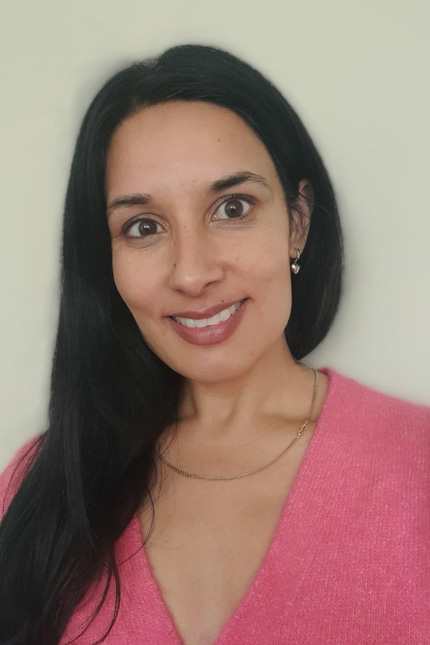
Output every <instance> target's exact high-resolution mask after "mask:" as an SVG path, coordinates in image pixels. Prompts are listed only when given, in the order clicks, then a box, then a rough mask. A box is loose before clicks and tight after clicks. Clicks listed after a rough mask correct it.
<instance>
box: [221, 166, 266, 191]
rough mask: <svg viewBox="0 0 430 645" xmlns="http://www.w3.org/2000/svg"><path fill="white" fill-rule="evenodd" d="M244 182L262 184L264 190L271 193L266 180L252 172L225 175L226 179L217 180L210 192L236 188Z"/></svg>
mask: <svg viewBox="0 0 430 645" xmlns="http://www.w3.org/2000/svg"><path fill="white" fill-rule="evenodd" d="M245 181H255V182H257V183H258V184H263V186H265V187H266V188H268V189H269V190H270V191H271V188H270V186H269V183H268V181H267V179H264V177H262V176H261V175H256V174H255V173H254V172H248V171H245V172H236V173H234V175H227V176H226V177H221V179H217V180H216V181H214V183H213V184H212V185H211V191H212V192H213V193H218V192H220V191H221V190H226V189H227V188H233V186H238V185H239V184H243V182H245Z"/></svg>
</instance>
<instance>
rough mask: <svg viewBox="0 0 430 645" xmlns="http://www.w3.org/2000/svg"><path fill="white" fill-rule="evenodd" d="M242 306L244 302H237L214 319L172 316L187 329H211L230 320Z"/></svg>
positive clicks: (213, 317)
mask: <svg viewBox="0 0 430 645" xmlns="http://www.w3.org/2000/svg"><path fill="white" fill-rule="evenodd" d="M241 304H242V302H236V304H235V305H231V307H228V309H224V310H223V311H220V312H219V314H215V316H212V318H202V319H201V320H195V319H194V318H179V317H178V316H172V318H173V320H175V321H176V322H178V323H181V325H184V326H185V327H190V328H194V327H199V328H201V327H210V326H212V325H218V324H219V323H220V322H224V321H225V320H228V319H229V318H230V316H231V315H232V314H234V312H235V311H237V310H238V309H239V307H240V305H241Z"/></svg>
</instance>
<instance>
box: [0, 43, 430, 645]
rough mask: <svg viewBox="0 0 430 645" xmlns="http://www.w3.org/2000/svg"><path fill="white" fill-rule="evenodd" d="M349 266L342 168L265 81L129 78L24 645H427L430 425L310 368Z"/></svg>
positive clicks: (55, 399)
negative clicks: (338, 183)
mask: <svg viewBox="0 0 430 645" xmlns="http://www.w3.org/2000/svg"><path fill="white" fill-rule="evenodd" d="M341 269H342V244H341V232H340V225H339V220H338V214H337V208H336V203H335V198H334V194H333V190H332V188H331V184H330V181H329V178H328V176H327V173H326V171H325V169H324V166H323V163H322V161H321V159H320V157H319V155H318V153H317V151H316V149H315V147H314V145H313V143H312V141H311V140H310V138H309V136H308V134H307V132H306V130H305V128H304V126H303V125H302V123H301V122H300V120H299V118H298V117H297V115H296V114H295V113H294V111H293V110H292V108H291V107H290V106H289V105H288V103H287V102H286V101H285V99H284V98H283V97H282V96H281V95H280V94H279V92H278V91H277V90H276V89H275V88H274V87H273V86H272V85H271V84H270V83H269V82H268V81H267V80H266V79H265V78H263V77H262V76H261V75H260V74H259V73H258V72H256V71H255V70H254V69H252V68H251V67H249V66H248V65H246V64H245V63H243V62H241V61H239V60H238V59H236V58H234V57H233V56H231V55H229V54H227V53H226V52H223V51H220V50H217V49H213V48H209V47H201V46H183V47H175V48H173V49H170V50H168V51H167V52H165V53H164V54H163V55H162V56H161V57H160V58H159V59H158V60H151V61H149V62H148V63H146V64H143V65H136V66H132V67H130V68H128V69H126V70H124V71H122V72H120V73H119V74H117V75H116V76H114V77H113V78H112V79H111V80H110V81H108V83H107V84H106V85H105V87H104V88H103V89H102V90H101V91H100V92H99V94H98V95H97V96H96V98H95V99H94V101H93V103H92V105H91V106H90V108H89V111H88V113H87V115H86V117H85V119H84V122H83V125H82V129H81V132H80V134H79V138H78V141H77V146H76V151H75V156H74V160H73V165H72V170H71V176H70V182H69V187H68V192H67V198H66V207H65V220H64V238H63V266H62V298H61V308H60V320H59V329H58V335H57V344H56V351H55V358H54V367H53V376H52V395H51V405H50V426H49V429H48V431H47V432H46V433H45V434H44V435H42V436H41V437H40V438H38V439H37V441H33V442H31V444H30V445H29V446H26V447H25V448H24V450H23V451H22V454H21V455H20V457H18V458H17V459H16V460H15V461H14V462H13V463H12V464H11V466H10V467H9V468H8V469H7V471H6V472H5V473H4V474H3V476H2V490H3V497H4V507H5V508H6V507H8V510H7V512H6V514H5V516H4V519H3V522H2V525H1V529H0V531H1V532H0V547H1V553H0V579H1V580H2V586H1V598H0V600H1V602H0V625H1V641H0V642H1V643H8V645H11V644H12V643H20V644H21V643H25V644H30V643H31V644H35V643H37V644H39V645H40V643H43V644H44V645H51V644H52V645H54V644H57V643H59V642H61V643H62V644H64V643H67V642H72V641H73V642H76V643H79V644H89V643H96V642H97V643H98V642H106V643H114V644H122V643H153V644H155V643H156V644H160V643H163V644H164V643H180V642H184V643H186V644H187V645H188V644H191V645H195V644H208V643H214V642H215V641H216V642H217V643H218V644H221V643H287V642H288V643H328V642H330V643H365V642H366V643H367V642H368V643H374V642H375V643H376V642H378V643H390V644H393V643H404V642H417V643H418V642H420V643H421V642H425V638H426V637H427V636H424V635H427V634H428V633H429V628H430V619H429V617H428V616H429V612H428V605H429V601H430V574H429V572H428V566H427V562H428V556H429V553H428V551H429V537H430V527H429V514H428V490H429V489H428V484H429V481H428V480H429V475H428V472H429V469H428V464H429V454H428V453H429V448H428V437H427V434H428V430H429V428H430V414H429V410H427V409H426V408H423V407H418V406H413V405H410V404H407V403H403V402H400V401H397V400H395V399H391V398H389V397H386V396H382V395H380V394H377V393H375V392H371V391H370V390H367V389H366V388H364V387H362V386H359V385H357V384H356V383H354V382H352V381H349V380H348V379H345V378H343V377H341V376H339V375H338V374H335V373H334V372H332V371H330V370H322V371H320V372H316V371H314V370H312V369H309V368H306V367H305V366H304V365H302V364H301V363H299V361H300V360H301V359H302V358H303V357H304V356H306V354H308V353H309V352H310V351H311V350H312V349H314V348H315V347H316V346H317V345H318V344H319V343H320V342H321V340H322V339H323V338H324V337H325V335H326V333H327V331H328V330H329V328H330V325H331V323H332V321H333V318H334V316H335V313H336V310H337V306H338V302H339V296H340V286H341ZM317 422H318V424H317ZM290 493H291V494H290ZM143 545H144V546H143Z"/></svg>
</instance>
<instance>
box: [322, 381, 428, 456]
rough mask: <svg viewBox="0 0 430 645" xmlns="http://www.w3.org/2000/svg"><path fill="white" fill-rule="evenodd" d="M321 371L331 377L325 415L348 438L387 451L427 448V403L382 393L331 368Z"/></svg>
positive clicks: (425, 450)
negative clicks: (405, 399) (423, 403)
mask: <svg viewBox="0 0 430 645" xmlns="http://www.w3.org/2000/svg"><path fill="white" fill-rule="evenodd" d="M322 371H323V372H325V373H326V374H327V376H328V377H329V380H330V385H329V391H328V395H327V398H326V403H325V407H324V410H323V412H324V415H325V418H326V420H327V421H329V423H330V424H333V426H335V427H336V428H337V431H338V433H341V434H342V435H345V436H346V437H347V439H348V441H349V442H351V443H352V444H357V443H362V442H365V443H366V444H367V446H368V447H374V448H375V449H379V448H380V449H382V450H383V451H384V454H386V455H387V451H388V452H390V450H396V452H401V451H402V450H404V451H405V452H404V454H405V455H406V454H410V453H414V454H417V453H420V451H422V452H421V454H424V453H427V452H429V450H430V407H427V406H425V405H418V404H416V403H410V402H408V401H404V400H402V399H399V398H397V397H394V396H390V395H388V394H383V393H381V392H378V391H376V390H374V389H372V388H370V387H367V386H366V385H362V384H360V383H357V382H356V381H355V380H353V379H350V378H347V377H345V376H342V375H340V374H338V373H337V372H335V371H334V370H330V369H324V370H322ZM429 458H430V455H429Z"/></svg>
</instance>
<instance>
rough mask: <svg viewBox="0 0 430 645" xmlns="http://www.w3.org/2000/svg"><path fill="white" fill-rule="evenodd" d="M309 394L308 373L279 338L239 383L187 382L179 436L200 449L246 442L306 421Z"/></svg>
mask: <svg viewBox="0 0 430 645" xmlns="http://www.w3.org/2000/svg"><path fill="white" fill-rule="evenodd" d="M312 388H313V372H312V371H311V370H309V369H308V368H306V367H304V366H303V365H301V364H299V363H297V362H296V361H295V360H294V358H293V357H292V356H291V353H290V351H289V349H288V346H287V344H286V342H285V339H284V338H283V339H281V340H280V342H279V343H278V344H276V345H275V346H273V348H272V349H271V351H270V352H269V353H268V354H267V355H265V356H264V357H263V358H262V359H261V360H260V361H259V362H258V363H257V364H255V365H254V366H253V367H252V369H251V370H249V371H248V372H247V373H245V374H242V375H241V376H240V377H237V378H235V379H230V380H225V381H222V382H217V383H212V382H205V383H203V382H195V381H188V382H187V385H186V388H185V394H184V398H183V401H182V405H181V408H180V425H181V436H182V437H183V438H184V439H185V438H186V439H187V440H189V441H191V442H193V441H194V440H198V441H199V442H200V443H201V442H204V443H217V444H220V443H223V444H226V445H237V444H240V443H241V442H242V441H246V442H249V441H250V440H252V439H253V438H257V436H261V434H264V433H265V432H267V431H268V428H270V427H272V426H273V422H274V421H276V420H289V421H291V422H300V421H302V420H303V419H304V418H306V416H307V414H308V411H309V405H310V400H311V395H312Z"/></svg>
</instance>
